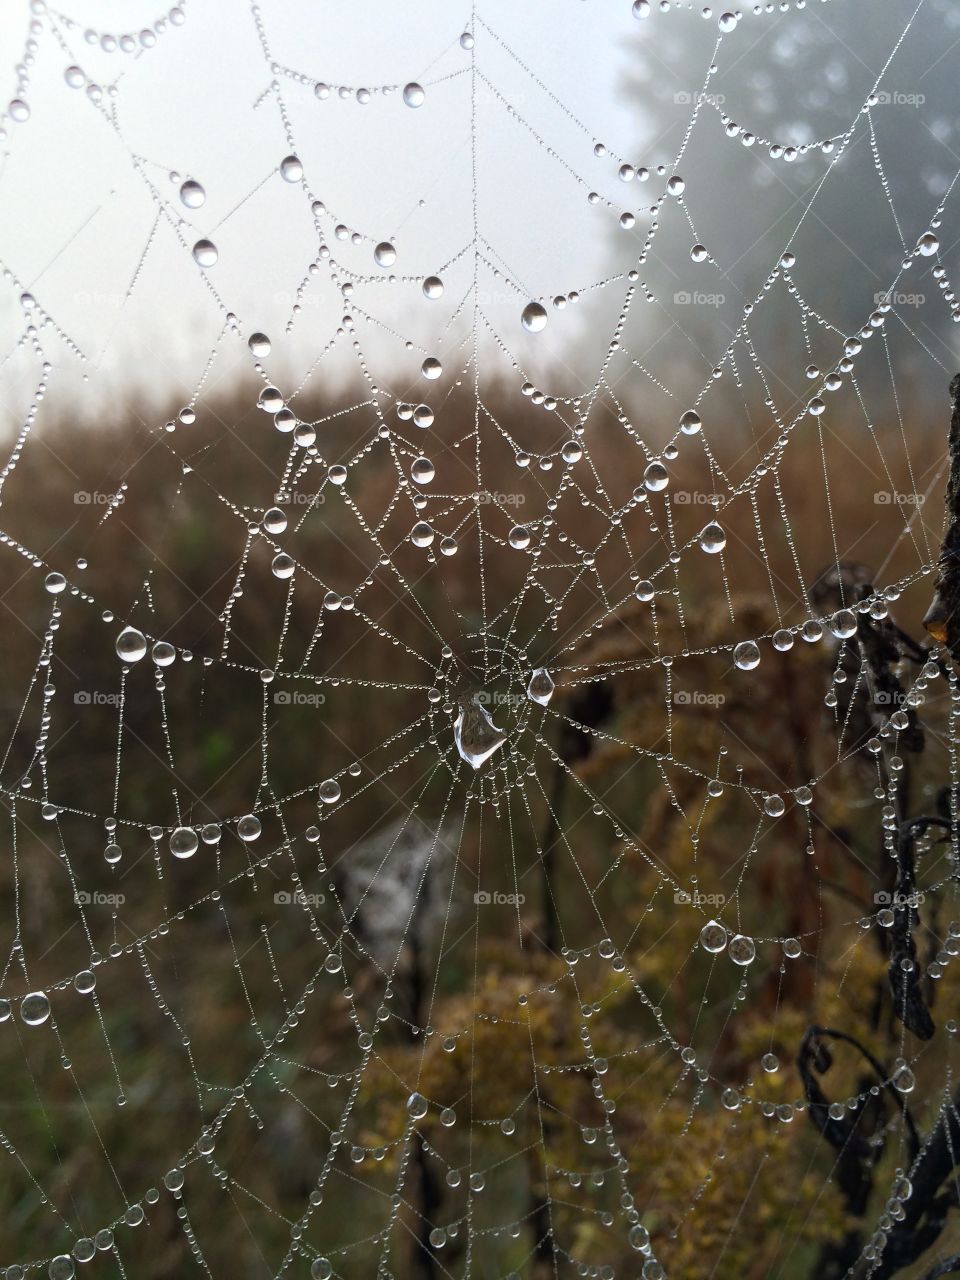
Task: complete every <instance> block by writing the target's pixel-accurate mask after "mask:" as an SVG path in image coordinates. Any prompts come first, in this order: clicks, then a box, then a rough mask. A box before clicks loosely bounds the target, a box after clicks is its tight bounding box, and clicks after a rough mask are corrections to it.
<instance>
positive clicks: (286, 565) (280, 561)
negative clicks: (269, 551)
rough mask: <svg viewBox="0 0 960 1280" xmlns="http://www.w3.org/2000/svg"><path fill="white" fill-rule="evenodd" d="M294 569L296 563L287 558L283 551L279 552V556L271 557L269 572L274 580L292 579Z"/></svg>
mask: <svg viewBox="0 0 960 1280" xmlns="http://www.w3.org/2000/svg"><path fill="white" fill-rule="evenodd" d="M296 567H297V565H296V561H295V560H293V559H292V558H291V557H290V556H288V555H287V553H286V552H285V551H281V552H280V554H279V555H276V556H274V557H273V560H272V561H271V564H270V572H271V573H272V574H273V576H274V577H275V578H292V577H293V574H294V570H295V569H296Z"/></svg>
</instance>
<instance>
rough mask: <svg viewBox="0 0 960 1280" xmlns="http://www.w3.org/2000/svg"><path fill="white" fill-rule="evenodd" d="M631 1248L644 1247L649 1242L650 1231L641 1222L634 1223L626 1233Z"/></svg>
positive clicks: (639, 1248) (640, 1248)
mask: <svg viewBox="0 0 960 1280" xmlns="http://www.w3.org/2000/svg"><path fill="white" fill-rule="evenodd" d="M627 1238H628V1239H629V1241H630V1247H631V1249H638V1250H642V1249H646V1248H647V1247H648V1246H649V1244H650V1232H649V1231H648V1230H647V1228H646V1227H644V1226H643V1225H641V1223H639V1222H637V1223H635V1224H634V1225H633V1226H632V1227H631V1228H630V1231H629V1233H628V1237H627Z"/></svg>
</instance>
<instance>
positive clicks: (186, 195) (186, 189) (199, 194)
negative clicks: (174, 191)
mask: <svg viewBox="0 0 960 1280" xmlns="http://www.w3.org/2000/svg"><path fill="white" fill-rule="evenodd" d="M206 198H207V193H206V191H204V189H203V187H201V185H200V183H199V182H195V181H194V179H193V178H188V179H187V180H186V182H184V183H183V184H182V185H181V187H180V203H181V204H183V205H184V206H185V207H186V208H187V209H199V208H200V206H201V205H202V204H203V202H204V201H205V200H206Z"/></svg>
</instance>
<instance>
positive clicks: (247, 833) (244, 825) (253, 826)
mask: <svg viewBox="0 0 960 1280" xmlns="http://www.w3.org/2000/svg"><path fill="white" fill-rule="evenodd" d="M260 830H261V828H260V819H259V818H258V817H257V816H256V815H255V814H253V813H247V814H244V816H243V817H242V818H241V819H240V821H239V822H238V823H237V835H238V836H239V837H240V839H241V840H243V841H244V842H245V843H246V844H249V843H250V842H251V841H253V840H258V839H259V838H260Z"/></svg>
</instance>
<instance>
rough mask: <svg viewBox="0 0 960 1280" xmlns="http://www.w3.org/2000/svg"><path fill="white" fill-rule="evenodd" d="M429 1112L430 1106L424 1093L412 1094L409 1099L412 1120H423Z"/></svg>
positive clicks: (408, 1106)
mask: <svg viewBox="0 0 960 1280" xmlns="http://www.w3.org/2000/svg"><path fill="white" fill-rule="evenodd" d="M428 1110H429V1104H428V1103H427V1100H426V1098H425V1097H424V1096H423V1094H422V1093H411V1095H410V1097H409V1098H408V1099H407V1113H408V1115H409V1116H410V1118H411V1120H422V1119H423V1117H424V1116H425V1115H426V1114H427V1111H428Z"/></svg>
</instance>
